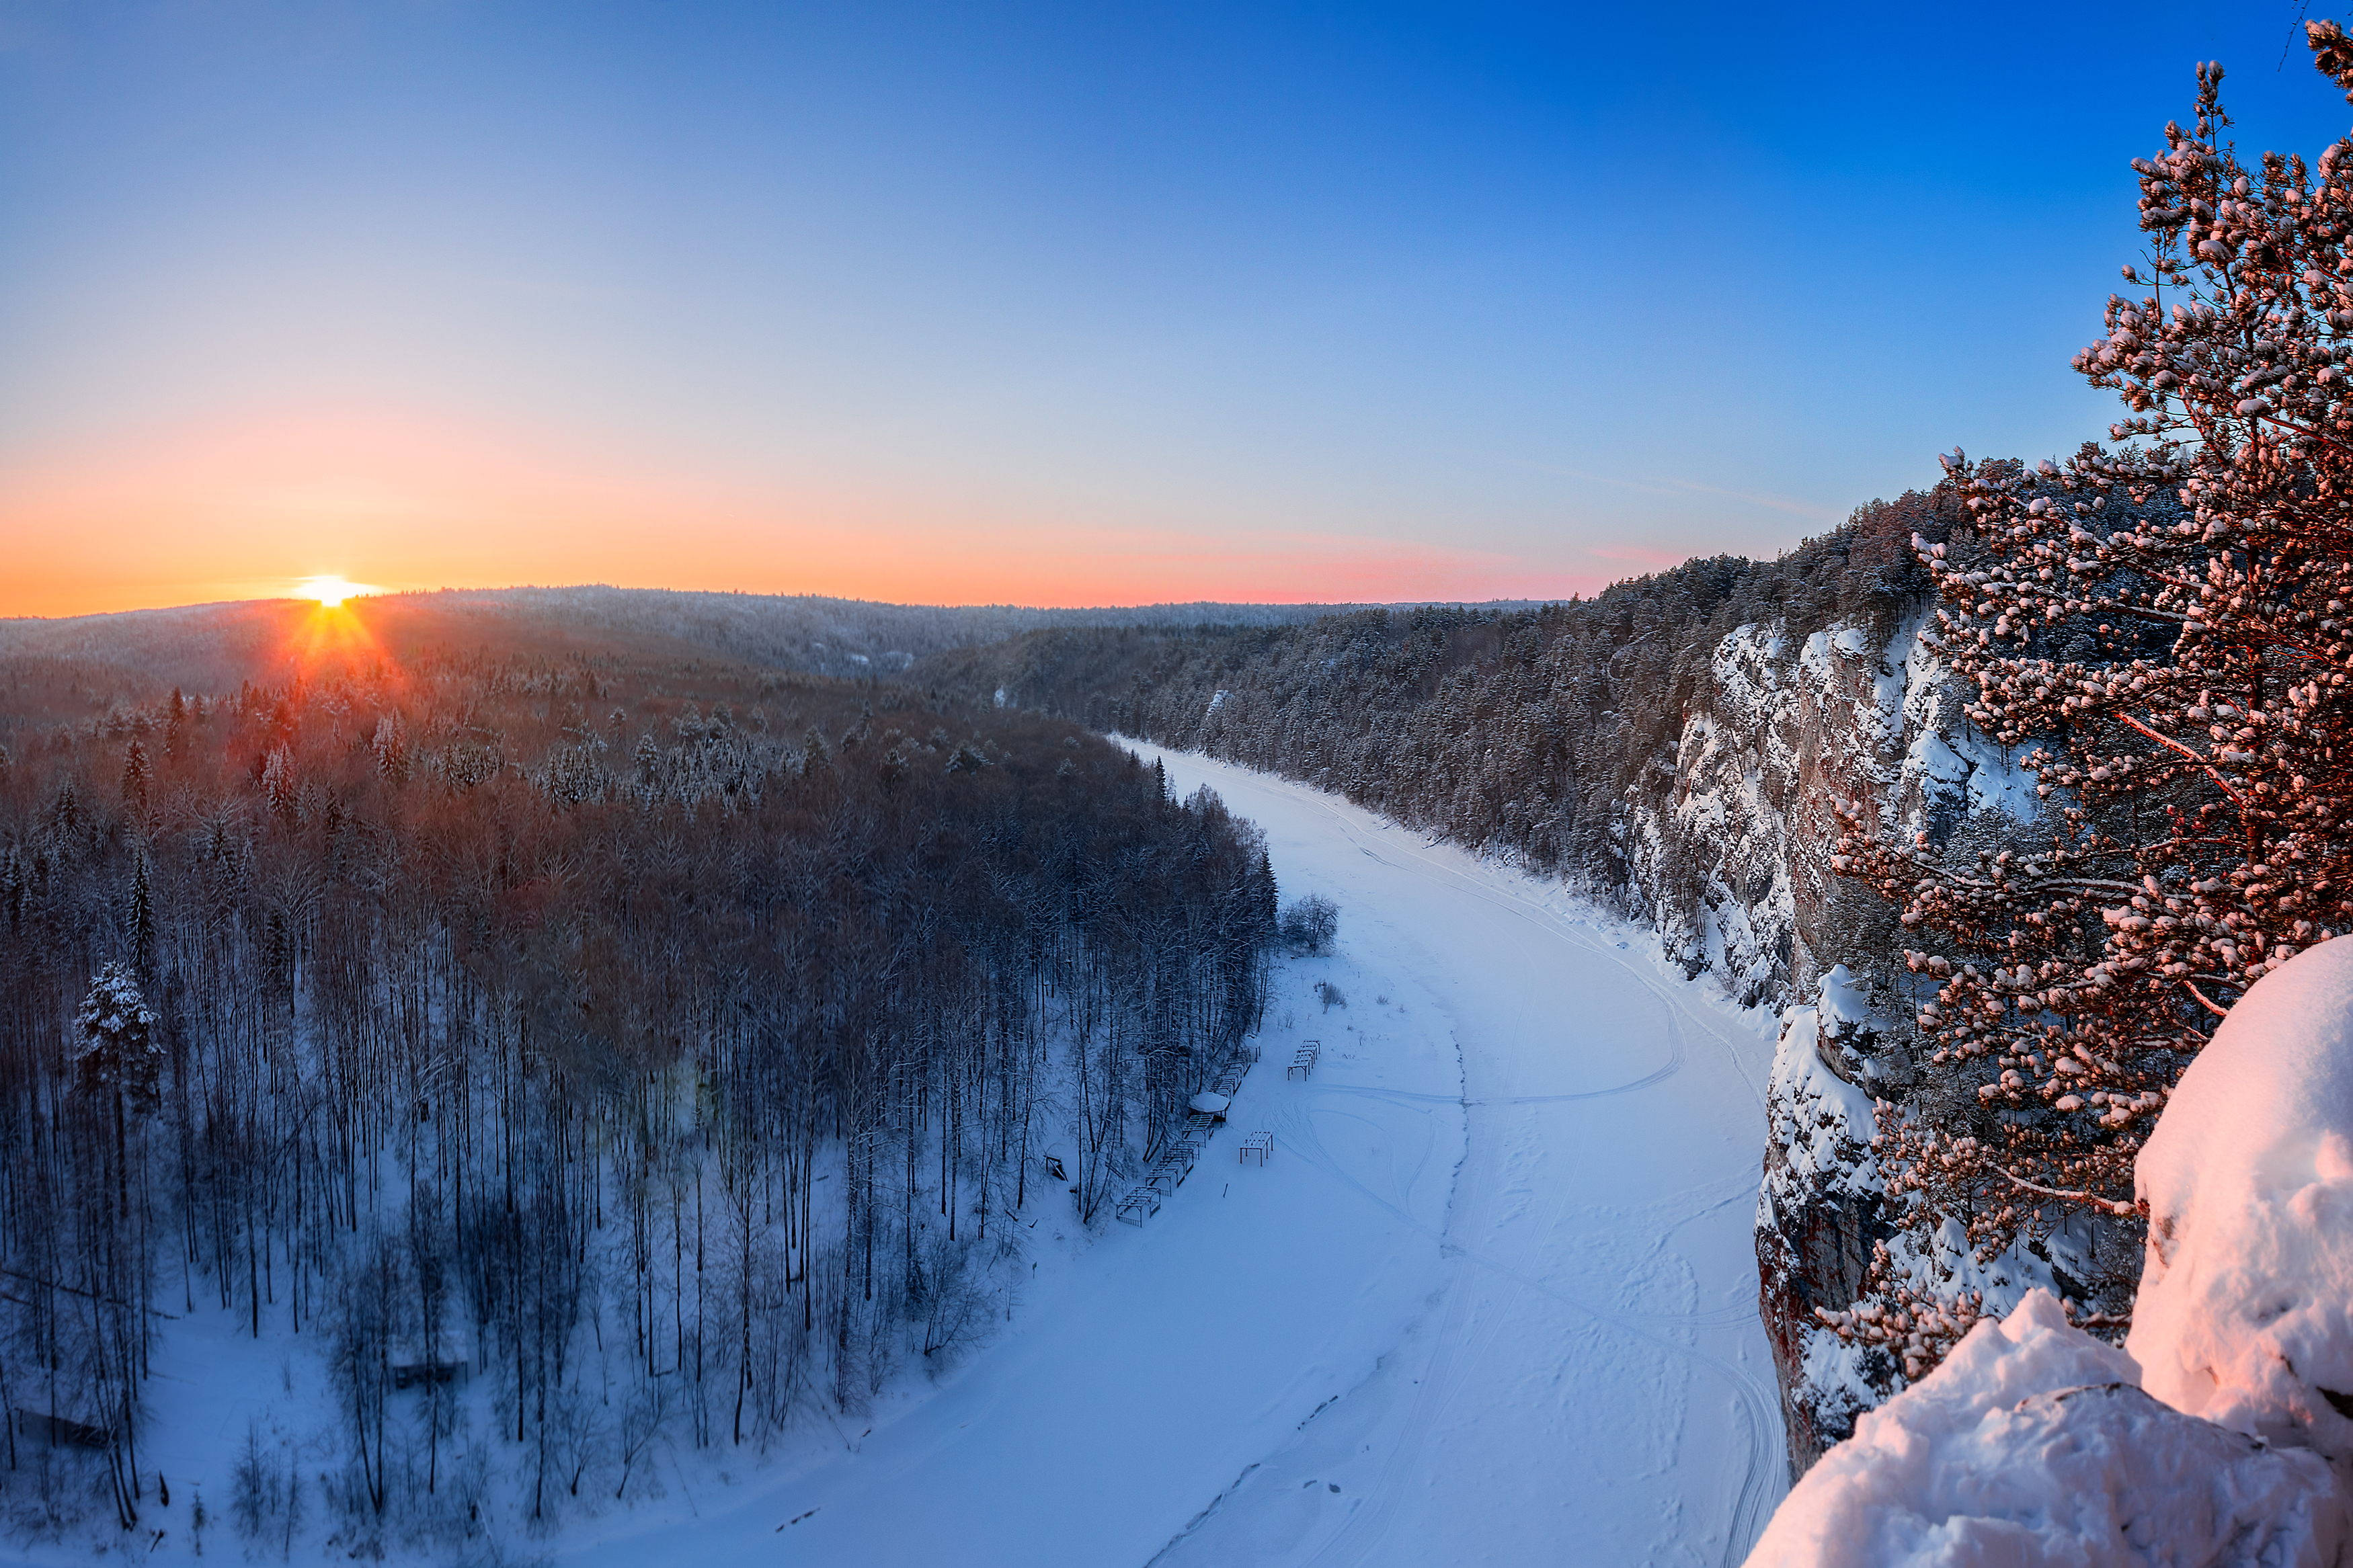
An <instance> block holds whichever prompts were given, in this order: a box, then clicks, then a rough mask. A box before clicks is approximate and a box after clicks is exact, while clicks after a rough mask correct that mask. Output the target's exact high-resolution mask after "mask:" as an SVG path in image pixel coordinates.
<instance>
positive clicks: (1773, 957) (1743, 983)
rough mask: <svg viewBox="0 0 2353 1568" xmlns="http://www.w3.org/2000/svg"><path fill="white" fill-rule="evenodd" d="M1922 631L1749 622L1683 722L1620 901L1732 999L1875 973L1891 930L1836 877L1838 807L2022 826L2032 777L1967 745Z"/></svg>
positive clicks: (1938, 822)
mask: <svg viewBox="0 0 2353 1568" xmlns="http://www.w3.org/2000/svg"><path fill="white" fill-rule="evenodd" d="M1917 632H1918V622H1917V621H1916V620H1915V621H1913V622H1910V623H1908V624H1906V625H1905V626H1901V627H1900V628H1899V629H1898V630H1897V631H1896V633H1895V634H1894V636H1893V637H1889V638H1888V639H1886V640H1885V641H1884V642H1882V641H1880V640H1878V639H1875V638H1873V637H1870V636H1869V635H1868V634H1867V633H1866V632H1864V631H1863V630H1862V628H1860V627H1855V626H1832V627H1831V628H1829V629H1827V630H1824V631H1818V632H1815V633H1813V634H1812V635H1811V636H1809V637H1803V638H1796V637H1790V636H1788V635H1787V634H1786V633H1785V632H1784V631H1783V630H1782V629H1781V628H1780V627H1779V626H1743V627H1741V628H1739V629H1738V630H1736V631H1735V632H1733V633H1732V634H1730V635H1729V636H1727V637H1725V638H1724V640H1723V641H1722V642H1721V643H1719V644H1718V645H1717V647H1716V649H1715V658H1714V659H1713V661H1712V675H1713V680H1712V682H1711V684H1710V689H1708V690H1707V691H1706V692H1705V693H1704V696H1703V698H1702V699H1701V700H1700V701H1699V702H1698V703H1697V704H1695V705H1694V710H1692V711H1690V712H1688V713H1686V714H1685V715H1684V721H1683V740H1682V745H1681V748H1680V750H1679V753H1678V755H1677V757H1676V761H1675V782H1674V788H1673V790H1672V795H1671V796H1670V797H1669V800H1668V803H1667V805H1666V806H1665V808H1664V809H1663V810H1641V809H1638V810H1636V811H1634V812H1633V813H1631V816H1632V820H1631V822H1630V839H1631V840H1632V850H1633V853H1632V855H1631V857H1630V858H1631V861H1632V866H1633V883H1634V886H1633V887H1632V888H1631V889H1629V893H1630V896H1631V897H1632V898H1633V899H1634V900H1635V901H1636V902H1638V903H1640V904H1644V905H1646V906H1647V908H1648V909H1649V910H1650V912H1651V914H1652V916H1653V918H1654V919H1655V920H1656V921H1657V922H1658V925H1659V931H1660V935H1661V937H1662V940H1663V941H1664V942H1665V943H1666V945H1667V948H1668V951H1669V952H1671V953H1672V954H1673V955H1675V956H1676V957H1678V958H1680V959H1681V960H1682V961H1683V963H1684V965H1685V966H1686V967H1687V968H1689V969H1691V970H1692V971H1693V972H1694V973H1697V972H1699V971H1701V970H1713V971H1715V973H1717V974H1719V975H1720V976H1721V977H1722V978H1723V980H1724V983H1725V986H1726V987H1727V988H1728V989H1730V990H1731V991H1732V992H1733V993H1734V994H1736V995H1738V996H1739V997H1740V998H1741V999H1742V1000H1743V1001H1745V1002H1749V1003H1761V1002H1768V1001H1773V1000H1781V1001H1795V1000H1800V999H1807V998H1810V997H1811V995H1812V994H1813V989H1814V987H1815V986H1816V984H1819V982H1820V978H1821V975H1822V973H1823V972H1824V971H1825V970H1827V969H1828V968H1829V967H1831V965H1833V964H1837V963H1846V964H1848V965H1850V967H1852V968H1853V969H1855V970H1856V971H1857V972H1858V973H1868V972H1871V971H1873V970H1877V969H1880V968H1883V965H1884V963H1885V961H1886V960H1887V959H1888V958H1889V957H1890V956H1891V954H1890V953H1888V952H1883V951H1882V952H1858V951H1857V944H1858V942H1859V941H1869V940H1873V939H1875V940H1876V943H1877V945H1878V946H1880V947H1882V948H1884V947H1885V946H1887V944H1888V943H1889V942H1891V941H1892V940H1893V932H1894V929H1895V928H1894V924H1893V921H1892V920H1891V919H1890V918H1889V916H1888V912H1887V911H1886V910H1884V909H1883V907H1882V906H1881V905H1880V904H1879V902H1878V900H1877V899H1876V898H1875V896H1874V895H1873V894H1872V893H1871V892H1870V891H1869V890H1867V889H1862V888H1860V887H1857V886H1856V885H1854V884H1853V883H1852V882H1848V881H1846V880H1844V879H1841V878H1839V877H1837V876H1835V875H1833V874H1832V873H1831V869H1830V856H1831V849H1832V848H1833V847H1834V846H1835V845H1836V844H1837V842H1838V837H1839V834H1840V831H1841V828H1840V825H1839V816H1838V813H1839V810H1840V809H1841V807H1842V806H1843V807H1846V808H1849V809H1852V810H1855V811H1858V812H1859V813H1860V814H1861V815H1862V816H1863V817H1865V818H1866V819H1871V818H1876V819H1877V820H1878V821H1879V822H1880V823H1881V824H1882V825H1883V826H1884V827H1885V828H1886V829H1888V830H1891V831H1899V832H1905V833H1910V832H1915V831H1923V830H1925V831H1926V832H1927V833H1928V834H1929V835H1930V836H1931V837H1933V838H1935V839H1936V840H1938V841H1940V842H1941V841H1942V840H1943V839H1944V838H1945V837H1947V835H1948V834H1949V833H1950V832H1951V831H1952V830H1953V829H1954V828H1955V827H1956V826H1958V825H1959V824H1961V823H1962V822H1963V821H1965V820H1967V819H1968V817H1970V816H1974V815H1978V814H1982V813H1985V812H1988V811H2000V812H2007V813H2010V814H2011V815H2018V816H2024V815H2031V801H2032V793H2031V781H2028V780H2026V779H2024V778H2023V777H2022V776H2021V774H2020V773H2018V772H2017V771H2016V769H2015V768H2014V766H2013V765H2012V761H2011V759H2010V758H2009V757H2006V756H2004V755H2003V754H2002V753H2001V752H2000V751H1999V750H1998V749H1997V748H1995V747H1993V746H1992V745H1990V744H1989V743H1988V742H1986V741H1984V740H1983V739H1982V738H1981V737H1979V736H1978V735H1976V734H1975V732H1974V731H1970V730H1969V729H1968V725H1967V723H1966V722H1965V721H1963V719H1962V717H1961V702H1960V700H1959V696H1958V694H1957V692H1956V691H1955V690H1954V689H1953V688H1952V686H1951V683H1950V682H1949V680H1948V679H1947V676H1946V674H1945V671H1944V670H1943V668H1942V667H1941V666H1940V665H1939V664H1938V663H1937V661H1936V659H1935V658H1933V657H1932V656H1931V655H1929V654H1928V653H1927V652H1926V650H1925V649H1923V648H1922V647H1920V646H1919V643H1918V638H1917Z"/></svg>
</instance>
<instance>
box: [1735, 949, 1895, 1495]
mask: <svg viewBox="0 0 2353 1568" xmlns="http://www.w3.org/2000/svg"><path fill="white" fill-rule="evenodd" d="M1879 1038H1880V1037H1879V1033H1878V1030H1877V1028H1876V1026H1875V1020H1873V1018H1872V1017H1871V1016H1870V1013H1869V1010H1868V1007H1867V1005H1865V1004H1864V999H1863V998H1862V995H1861V994H1860V993H1859V991H1858V989H1857V988H1856V987H1855V985H1854V984H1853V983H1852V976H1851V975H1850V974H1849V973H1848V972H1847V970H1846V969H1845V967H1844V966H1843V965H1841V966H1840V967H1838V968H1835V969H1833V970H1831V973H1830V975H1829V977H1828V978H1827V979H1826V980H1825V981H1824V984H1823V986H1822V990H1821V994H1820V1001H1819V1002H1818V1003H1817V1004H1816V1005H1813V1006H1808V1007H1791V1008H1789V1009H1788V1010H1787V1011H1786V1012H1784V1013H1783V1014H1782V1017H1781V1038H1780V1044H1779V1046H1778V1048H1777V1049H1776V1050H1775V1052H1774V1058H1773V1078H1772V1082H1771V1084H1770V1087H1769V1088H1768V1089H1767V1093H1766V1114H1767V1122H1768V1128H1769V1131H1768V1133H1767V1140H1766V1144H1765V1176H1764V1181H1763V1184H1761V1186H1760V1187H1759V1189H1758V1191H1757V1315H1758V1316H1759V1317H1760V1318H1762V1319H1763V1320H1764V1323H1765V1333H1766V1337H1767V1339H1768V1340H1769V1341H1770V1342H1771V1343H1772V1346H1773V1368H1774V1371H1775V1373H1777V1374H1778V1377H1779V1380H1780V1384H1781V1417H1782V1425H1783V1426H1784V1428H1785V1430H1786V1431H1787V1433H1788V1444H1789V1474H1790V1475H1791V1477H1792V1478H1795V1477H1797V1476H1800V1475H1803V1474H1804V1473H1805V1472H1806V1470H1807V1468H1809V1467H1810V1466H1811V1465H1812V1464H1813V1462H1814V1461H1815V1460H1816V1459H1818V1458H1821V1456H1822V1453H1823V1451H1824V1450H1825V1449H1827V1448H1828V1447H1830V1446H1831V1444H1833V1443H1836V1442H1838V1441H1840V1440H1841V1438H1844V1437H1846V1436H1849V1435H1851V1434H1852V1432H1853V1430H1854V1418H1855V1416H1856V1415H1859V1414H1861V1413H1862V1411H1864V1410H1866V1409H1868V1408H1870V1407H1871V1405H1873V1404H1874V1403H1876V1395H1875V1394H1874V1393H1873V1389H1872V1386H1871V1380H1870V1373H1872V1372H1873V1370H1876V1369H1873V1368H1871V1367H1868V1366H1866V1365H1864V1364H1863V1363H1862V1362H1861V1360H1860V1359H1859V1358H1858V1357H1857V1356H1856V1355H1855V1354H1854V1352H1852V1351H1851V1350H1850V1349H1849V1347H1847V1346H1846V1345H1844V1344H1842V1343H1841V1342H1840V1341H1839V1340H1838V1337H1837V1336H1836V1335H1835V1334H1832V1333H1831V1332H1830V1331H1828V1330H1826V1329H1824V1328H1823V1327H1822V1326H1821V1324H1820V1322H1819V1321H1817V1320H1816V1318H1815V1316H1814V1312H1815V1310H1816V1309H1817V1308H1821V1309H1826V1310H1837V1309H1840V1308H1843V1307H1845V1306H1847V1305H1848V1304H1849V1303H1851V1302H1852V1301H1853V1300H1854V1299H1855V1297H1856V1295H1857V1294H1858V1293H1859V1292H1860V1291H1861V1289H1862V1281H1863V1276H1864V1274H1865V1272H1866V1271H1867V1270H1868V1269H1869V1268H1870V1267H1871V1257H1872V1246H1873V1243H1874V1242H1878V1241H1882V1240H1884V1239H1885V1238H1886V1237H1887V1236H1888V1234H1889V1230H1890V1226H1888V1224H1887V1221H1886V1217H1885V1215H1884V1212H1883V1194H1882V1191H1881V1187H1880V1182H1879V1169H1878V1165H1877V1164H1876V1163H1875V1162H1874V1161H1873V1157H1872V1152H1871V1133H1872V1127H1873V1121H1872V1097H1871V1096H1870V1095H1869V1094H1867V1093H1865V1092H1864V1091H1863V1090H1862V1089H1861V1088H1860V1087H1859V1086H1858V1085H1857V1083H1856V1082H1855V1080H1856V1079H1859V1078H1861V1077H1862V1069H1863V1068H1865V1067H1866V1066H1868V1065H1872V1064H1873V1063H1875V1062H1876V1059H1877V1058H1876V1057H1875V1054H1874V1047H1876V1046H1877V1044H1878V1043H1879Z"/></svg>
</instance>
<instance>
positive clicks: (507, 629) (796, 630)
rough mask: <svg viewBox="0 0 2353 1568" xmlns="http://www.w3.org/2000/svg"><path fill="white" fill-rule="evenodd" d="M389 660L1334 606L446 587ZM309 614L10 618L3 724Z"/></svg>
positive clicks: (411, 603) (748, 648) (784, 665)
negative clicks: (913, 600)
mask: <svg viewBox="0 0 2353 1568" xmlns="http://www.w3.org/2000/svg"><path fill="white" fill-rule="evenodd" d="M365 602H366V604H367V618H368V625H369V629H370V632H371V635H372V636H373V637H374V638H375V642H376V643H377V645H378V646H379V647H381V648H382V649H383V650H384V651H385V653H387V654H388V655H391V656H394V657H406V655H408V654H410V653H415V652H422V651H424V650H427V649H431V648H449V647H477V646H482V645H499V646H505V645H510V644H512V643H514V642H515V641H516V640H517V639H518V638H519V637H520V638H522V639H525V640H528V641H529V642H530V643H531V645H532V646H533V647H540V648H543V649H551V650H567V651H572V652H583V653H586V652H597V653H604V652H611V651H614V650H616V649H620V650H626V651H628V652H632V653H634V654H636V655H638V656H640V657H642V656H645V655H647V654H648V653H649V651H652V650H654V649H657V648H659V650H661V651H662V652H665V653H676V654H681V655H682V656H684V657H691V655H685V654H684V650H695V651H699V652H702V653H706V654H716V655H718V656H719V657H720V658H725V659H731V660H733V661H735V662H737V663H742V664H751V665H758V666H761V667H763V668H769V669H777V670H793V671H797V672H800V673H803V674H809V675H829V676H834V677H837V678H839V679H865V678H868V677H871V676H878V675H892V674H896V673H898V672H899V671H902V670H903V669H905V668H907V667H908V666H909V665H910V664H912V663H913V662H914V661H915V660H916V659H918V658H924V657H926V656H929V655H933V654H936V653H940V652H944V651H945V650H947V649H950V648H956V647H973V646H976V645H980V644H986V643H994V642H999V641H1002V640H1003V639H1005V638H1007V637H1014V636H1017V635H1018V634H1020V633H1023V632H1029V631H1034V630H1037V629H1039V628H1040V627H1045V626H1170V627H1175V626H1229V627H1230V626H1291V625H1295V624H1297V623H1299V622H1302V621H1308V620H1313V619H1314V618H1315V617H1316V616H1320V615H1324V614H1326V613H1328V612H1329V611H1330V610H1332V609H1333V608H1335V606H1331V605H1216V604H1193V605H1139V606H1129V607H1119V608H1105V609H1061V610H1050V609H1037V608H1031V607H1028V606H1024V605H882V604H874V603H871V602H868V601H865V600H860V599H834V598H828V597H825V596H823V595H815V594H713V593H688V592H682V591H678V590H672V589H661V588H612V587H601V586H583V587H568V588H497V589H464V590H455V589H445V590H443V591H441V592H439V593H432V594H390V595H376V596H375V597H373V598H370V599H368V600H367V601H365ZM310 613H311V604H310V602H309V601H307V600H300V599H270V600H259V601H251V602H244V603H235V604H221V605H187V606H184V607H181V608H177V609H168V610H137V611H131V612H127V613H124V614H121V615H109V616H71V617H68V618H65V619H59V620H37V619H14V620H0V682H5V684H0V734H5V731H6V729H7V728H8V727H9V726H11V725H16V724H25V723H36V724H45V723H48V722H52V721H55V720H56V719H58V718H75V719H79V718H85V717H88V716H90V715H91V714H93V713H99V712H103V711H104V710H106V708H107V707H109V706H110V705H111V703H113V702H115V701H117V700H132V701H147V700H153V699H155V698H160V697H161V696H162V695H163V694H164V692H165V691H168V690H169V689H171V688H172V687H173V686H174V685H179V686H182V687H185V689H188V690H192V691H195V690H204V691H224V690H227V689H230V688H232V687H235V686H237V684H239V683H240V682H242V681H248V680H250V681H254V682H257V683H259V684H263V685H272V684H277V683H280V682H282V681H285V680H287V679H290V678H292V676H293V675H294V674H295V673H296V669H295V667H294V666H293V665H292V664H291V663H290V660H289V658H288V655H289V653H290V651H291V650H292V649H294V648H296V647H300V646H301V637H300V636H299V629H300V628H301V626H303V625H304V623H305V619H306V617H308V616H309V615H310Z"/></svg>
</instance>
